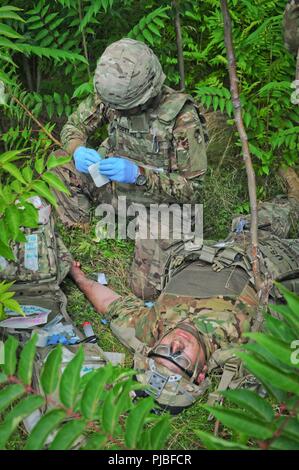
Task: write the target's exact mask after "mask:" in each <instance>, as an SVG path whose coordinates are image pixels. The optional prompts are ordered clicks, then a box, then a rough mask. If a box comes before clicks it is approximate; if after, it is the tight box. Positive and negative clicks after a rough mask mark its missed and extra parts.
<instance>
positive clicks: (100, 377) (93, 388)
mask: <svg viewBox="0 0 299 470" xmlns="http://www.w3.org/2000/svg"><path fill="white" fill-rule="evenodd" d="M110 376H111V368H110V367H105V368H100V369H99V370H98V371H97V372H96V373H95V375H94V376H93V378H92V379H91V380H90V381H89V382H88V383H87V385H86V387H85V390H84V392H83V395H82V399H81V405H80V408H81V412H82V414H83V416H84V417H85V418H86V419H92V418H94V416H95V414H96V413H97V409H98V405H99V397H100V394H101V392H102V390H103V389H104V386H105V385H106V383H107V382H108V380H109V378H110Z"/></svg>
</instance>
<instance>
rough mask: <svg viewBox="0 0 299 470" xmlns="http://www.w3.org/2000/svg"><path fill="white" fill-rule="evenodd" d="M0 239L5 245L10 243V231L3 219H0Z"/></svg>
mask: <svg viewBox="0 0 299 470" xmlns="http://www.w3.org/2000/svg"><path fill="white" fill-rule="evenodd" d="M0 240H1V241H2V243H4V245H8V243H9V237H8V231H7V228H6V224H5V223H4V220H3V219H1V220H0Z"/></svg>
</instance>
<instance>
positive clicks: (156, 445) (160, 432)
mask: <svg viewBox="0 0 299 470" xmlns="http://www.w3.org/2000/svg"><path fill="white" fill-rule="evenodd" d="M169 433H170V423H169V417H168V416H163V417H162V418H161V419H160V420H159V421H158V423H156V424H155V425H154V426H153V427H152V429H151V430H150V442H151V450H161V449H164V448H165V442H166V439H167V437H168V436H169Z"/></svg>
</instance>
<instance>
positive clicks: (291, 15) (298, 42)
mask: <svg viewBox="0 0 299 470" xmlns="http://www.w3.org/2000/svg"><path fill="white" fill-rule="evenodd" d="M283 29H284V41H285V45H286V47H287V49H288V50H289V51H290V52H291V53H292V54H295V55H297V53H298V49H299V0H289V1H288V3H287V6H286V9H285V12H284V18H283Z"/></svg>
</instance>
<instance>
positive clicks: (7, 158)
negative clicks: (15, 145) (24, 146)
mask: <svg viewBox="0 0 299 470" xmlns="http://www.w3.org/2000/svg"><path fill="white" fill-rule="evenodd" d="M23 152H24V150H9V151H8V152H5V153H2V154H1V155H0V164H2V165H3V164H5V163H7V162H12V161H14V160H18V159H19V158H20V155H21V154H22V153H23Z"/></svg>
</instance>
